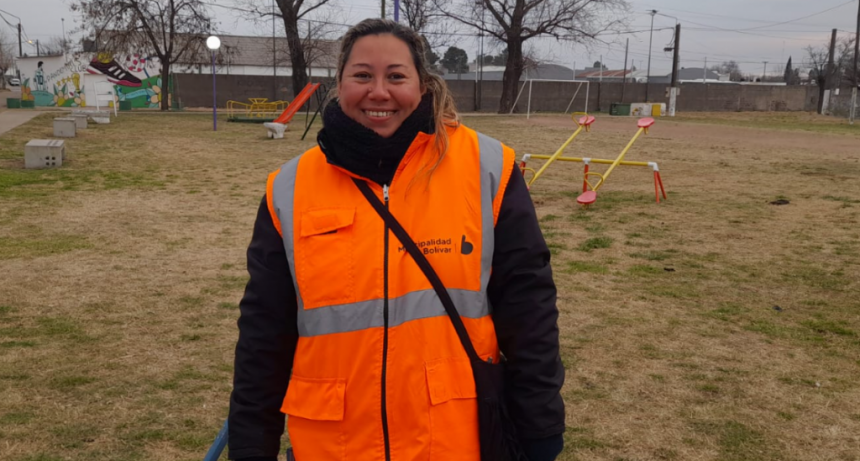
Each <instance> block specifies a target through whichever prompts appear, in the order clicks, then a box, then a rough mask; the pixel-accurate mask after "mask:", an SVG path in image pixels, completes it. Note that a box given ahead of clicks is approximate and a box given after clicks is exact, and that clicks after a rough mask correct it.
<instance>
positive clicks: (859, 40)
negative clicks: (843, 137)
mask: <svg viewBox="0 0 860 461" xmlns="http://www.w3.org/2000/svg"><path fill="white" fill-rule="evenodd" d="M857 4H858V5H857V33H856V35H854V88H852V89H851V111H850V114H849V116H848V123H850V124H852V125H853V124H854V117H855V116H856V115H857V87H860V75H857V73H858V64H857V60H858V58H857V56H858V55H860V2H857Z"/></svg>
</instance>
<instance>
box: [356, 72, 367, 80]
mask: <svg viewBox="0 0 860 461" xmlns="http://www.w3.org/2000/svg"><path fill="white" fill-rule="evenodd" d="M354 77H355V78H357V79H360V80H368V79H370V74H366V73H363V72H362V73H360V74H355V75H354Z"/></svg>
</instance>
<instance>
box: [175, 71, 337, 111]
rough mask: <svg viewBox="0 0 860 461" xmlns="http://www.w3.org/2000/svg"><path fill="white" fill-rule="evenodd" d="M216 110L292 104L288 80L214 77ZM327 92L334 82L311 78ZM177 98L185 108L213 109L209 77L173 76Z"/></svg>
mask: <svg viewBox="0 0 860 461" xmlns="http://www.w3.org/2000/svg"><path fill="white" fill-rule="evenodd" d="M215 79H216V81H215V85H216V89H217V92H216V94H217V99H216V100H217V103H218V107H226V106H227V101H230V100H233V101H243V102H247V101H248V99H249V98H266V99H268V100H270V101H292V100H293V89H292V88H293V85H292V79H290V78H289V77H278V78H277V79H276V78H275V77H274V76H263V75H216V76H215ZM311 80H312V81H313V82H322V83H324V84H326V85H327V86H328V87H329V88H331V85H332V84H333V83H334V80H333V79H321V78H316V77H314V78H313V79H311ZM173 81H174V85H175V88H174V90H175V94H176V97H178V98H179V100H180V101H182V104H183V105H184V106H185V107H212V74H208V75H207V74H178V75H174V76H173ZM311 102H312V105H311V110H314V109H316V97H315V96H314V97H312V98H311Z"/></svg>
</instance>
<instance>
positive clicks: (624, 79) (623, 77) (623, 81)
mask: <svg viewBox="0 0 860 461" xmlns="http://www.w3.org/2000/svg"><path fill="white" fill-rule="evenodd" d="M628 51H630V38H628V39H627V44H626V45H624V73H623V74H621V102H622V103H623V102H624V87H625V86H627V52H628Z"/></svg>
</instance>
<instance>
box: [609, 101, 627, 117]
mask: <svg viewBox="0 0 860 461" xmlns="http://www.w3.org/2000/svg"><path fill="white" fill-rule="evenodd" d="M609 115H626V116H629V115H630V104H621V103H613V104H611V105H610V106H609Z"/></svg>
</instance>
